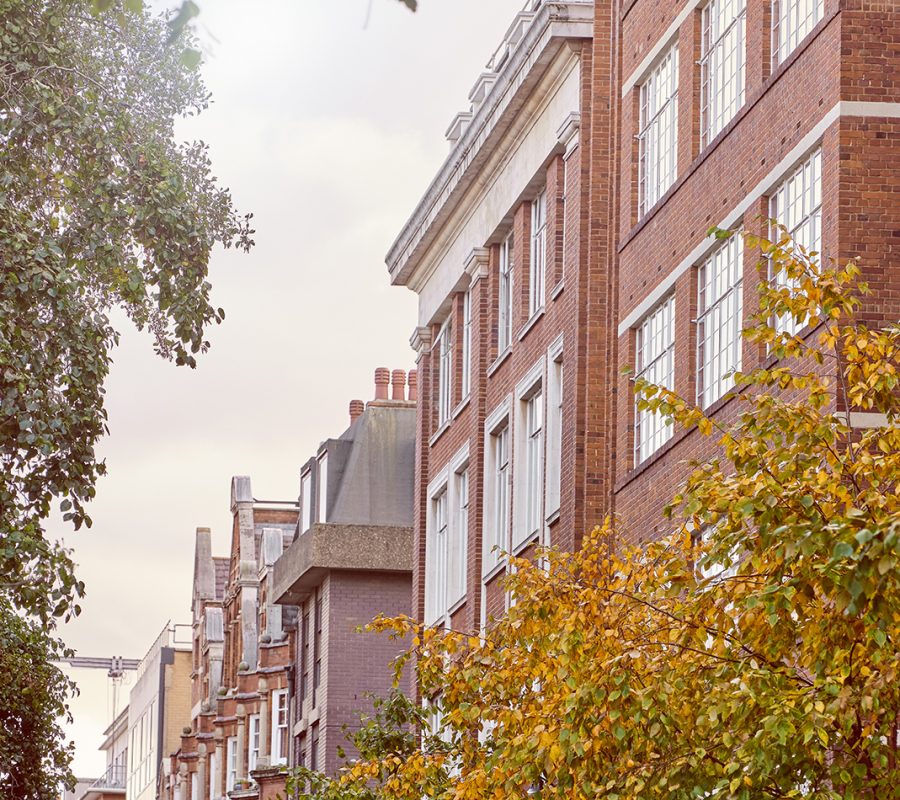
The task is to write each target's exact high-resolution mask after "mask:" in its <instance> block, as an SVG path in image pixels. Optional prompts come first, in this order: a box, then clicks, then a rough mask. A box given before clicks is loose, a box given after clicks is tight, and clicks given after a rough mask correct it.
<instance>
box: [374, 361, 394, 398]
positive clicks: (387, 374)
mask: <svg viewBox="0 0 900 800" xmlns="http://www.w3.org/2000/svg"><path fill="white" fill-rule="evenodd" d="M390 382H391V371H390V370H389V369H387V368H386V367H379V368H378V369H376V370H375V399H376V400H387V399H388V384H389V383H390Z"/></svg>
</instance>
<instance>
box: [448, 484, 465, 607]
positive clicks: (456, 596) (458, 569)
mask: <svg viewBox="0 0 900 800" xmlns="http://www.w3.org/2000/svg"><path fill="white" fill-rule="evenodd" d="M454 491H455V493H456V499H455V503H454V505H455V509H454V511H455V513H456V520H455V524H454V525H453V547H452V553H451V564H450V567H451V568H450V571H449V573H450V574H449V591H450V595H449V598H448V600H449V602H450V603H455V602H456V601H457V600H460V599H461V598H462V597H463V596H464V595H465V593H466V552H467V548H468V543H469V472H468V470H463V471H462V472H457V473H456V475H455V477H454Z"/></svg>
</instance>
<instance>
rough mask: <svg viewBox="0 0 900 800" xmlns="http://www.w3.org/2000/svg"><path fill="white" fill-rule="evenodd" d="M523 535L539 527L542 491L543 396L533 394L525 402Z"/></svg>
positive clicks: (539, 393)
mask: <svg viewBox="0 0 900 800" xmlns="http://www.w3.org/2000/svg"><path fill="white" fill-rule="evenodd" d="M525 406H526V410H525V434H526V436H527V437H528V438H527V441H526V444H525V471H526V478H525V480H526V483H525V493H526V494H525V498H524V501H525V531H524V533H525V535H526V536H530V535H531V534H533V533H535V532H536V531H539V530H540V528H541V498H542V496H543V493H544V485H543V484H544V396H543V394H542V393H541V392H538V393H537V394H535V395H533V396H532V397H531V398H530V399H529V400H528V401H527V402H526V404H525Z"/></svg>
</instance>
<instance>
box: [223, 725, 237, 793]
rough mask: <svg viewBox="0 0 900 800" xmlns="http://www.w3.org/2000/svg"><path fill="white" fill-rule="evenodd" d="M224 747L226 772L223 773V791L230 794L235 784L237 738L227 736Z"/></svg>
mask: <svg viewBox="0 0 900 800" xmlns="http://www.w3.org/2000/svg"><path fill="white" fill-rule="evenodd" d="M225 747H226V755H227V758H228V772H227V773H225V790H226V791H229V792H230V791H231V790H232V789H233V788H234V784H235V783H236V782H237V752H238V749H237V736H229V737H228V739H227V740H226V745H225Z"/></svg>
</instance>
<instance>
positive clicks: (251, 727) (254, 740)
mask: <svg viewBox="0 0 900 800" xmlns="http://www.w3.org/2000/svg"><path fill="white" fill-rule="evenodd" d="M258 760H259V714H251V715H250V716H249V717H248V718H247V773H248V774H249V773H251V772H253V770H255V769H256V762H257V761H258Z"/></svg>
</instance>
